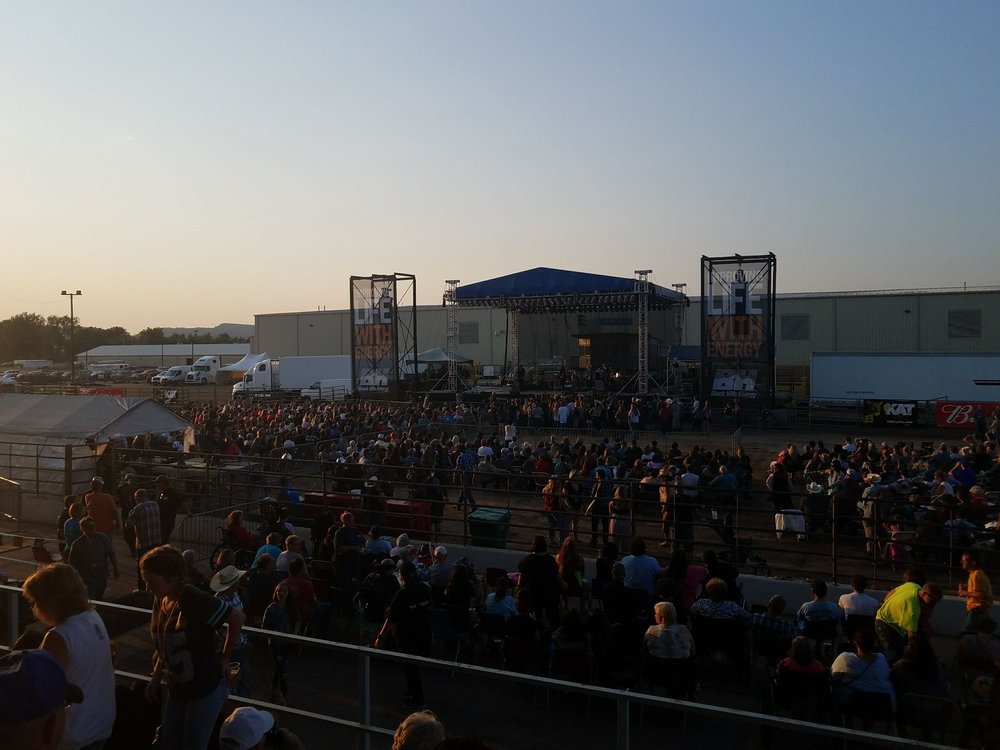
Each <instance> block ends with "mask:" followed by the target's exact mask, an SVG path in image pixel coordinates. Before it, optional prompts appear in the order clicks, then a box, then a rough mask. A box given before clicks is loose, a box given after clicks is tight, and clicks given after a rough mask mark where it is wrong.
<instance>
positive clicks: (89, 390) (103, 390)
mask: <svg viewBox="0 0 1000 750" xmlns="http://www.w3.org/2000/svg"><path fill="white" fill-rule="evenodd" d="M76 395H77V396H124V395H125V389H124V388H116V387H114V386H110V385H81V386H77V388H76Z"/></svg>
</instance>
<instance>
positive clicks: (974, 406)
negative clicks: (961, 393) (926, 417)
mask: <svg viewBox="0 0 1000 750" xmlns="http://www.w3.org/2000/svg"><path fill="white" fill-rule="evenodd" d="M998 406H1000V404H995V403H988V402H985V401H938V402H937V409H936V413H935V421H936V422H937V426H938V427H947V428H952V429H960V430H972V429H974V428H975V426H976V420H975V418H974V417H973V415H974V414H975V413H976V411H977V410H982V412H983V416H984V417H985V418H986V419H989V418H990V417H991V416H992V415H993V412H994V411H996V409H997V407H998Z"/></svg>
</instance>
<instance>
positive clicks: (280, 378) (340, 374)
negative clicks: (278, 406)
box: [233, 354, 352, 398]
mask: <svg viewBox="0 0 1000 750" xmlns="http://www.w3.org/2000/svg"><path fill="white" fill-rule="evenodd" d="M351 379H352V372H351V356H350V355H349V354H335V355H330V356H325V357H280V358H273V359H269V360H265V361H263V362H258V363H256V364H255V365H253V366H252V367H251V368H250V369H249V370H247V371H246V374H245V375H244V376H243V380H241V381H240V382H239V383H236V384H235V385H233V396H253V395H261V394H272V395H275V394H279V393H287V394H288V395H290V396H293V397H296V398H297V397H299V396H300V395H301V392H302V389H303V388H308V387H310V386H311V385H312V384H313V383H316V382H317V381H320V380H346V381H348V382H350V381H351Z"/></svg>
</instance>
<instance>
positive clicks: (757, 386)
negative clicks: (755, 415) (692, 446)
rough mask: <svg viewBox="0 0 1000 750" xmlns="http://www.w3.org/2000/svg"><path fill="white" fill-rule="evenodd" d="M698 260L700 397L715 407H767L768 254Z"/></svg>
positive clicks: (771, 290) (771, 267) (770, 337)
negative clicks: (739, 403) (708, 398)
mask: <svg viewBox="0 0 1000 750" xmlns="http://www.w3.org/2000/svg"><path fill="white" fill-rule="evenodd" d="M701 260H702V280H701V283H702V305H701V309H702V329H701V330H702V395H704V396H707V395H710V396H711V398H712V402H713V403H716V404H722V403H725V402H727V401H730V400H734V399H735V400H740V401H747V402H750V401H752V402H754V404H753V405H759V406H760V407H761V408H769V407H770V405H771V403H772V401H773V398H774V295H775V287H774V276H775V273H774V272H775V268H776V263H775V258H774V255H773V254H769V255H764V256H738V255H737V256H733V257H728V258H708V257H702V259H701ZM748 405H750V404H748Z"/></svg>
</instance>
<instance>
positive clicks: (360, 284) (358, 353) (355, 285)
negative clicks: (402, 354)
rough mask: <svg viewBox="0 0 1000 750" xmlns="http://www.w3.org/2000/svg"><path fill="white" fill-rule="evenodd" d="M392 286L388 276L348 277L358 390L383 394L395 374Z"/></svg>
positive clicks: (396, 369)
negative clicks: (349, 278)
mask: <svg viewBox="0 0 1000 750" xmlns="http://www.w3.org/2000/svg"><path fill="white" fill-rule="evenodd" d="M395 320H396V285H395V281H394V279H392V278H391V277H374V276H366V277H361V278H359V277H356V276H352V277H351V354H352V359H351V364H352V366H353V371H354V387H355V388H356V389H358V390H359V391H368V392H387V391H389V389H390V382H393V383H394V382H395V379H396V377H397V374H398V368H397V367H396V362H397V361H398V359H399V358H398V356H397V354H396V336H395Z"/></svg>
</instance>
